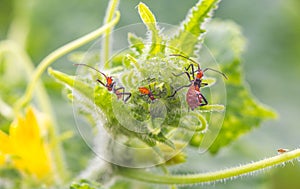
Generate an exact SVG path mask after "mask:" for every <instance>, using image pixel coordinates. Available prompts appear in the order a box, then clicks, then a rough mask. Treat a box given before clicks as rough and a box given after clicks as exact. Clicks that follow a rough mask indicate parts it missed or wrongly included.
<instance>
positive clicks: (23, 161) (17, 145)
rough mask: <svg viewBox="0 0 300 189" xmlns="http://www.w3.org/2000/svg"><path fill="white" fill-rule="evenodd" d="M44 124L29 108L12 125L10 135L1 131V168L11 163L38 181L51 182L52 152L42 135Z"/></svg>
mask: <svg viewBox="0 0 300 189" xmlns="http://www.w3.org/2000/svg"><path fill="white" fill-rule="evenodd" d="M43 123H44V122H41V121H38V119H37V117H36V115H35V112H34V111H33V109H32V108H29V109H28V110H27V112H26V116H25V118H23V117H21V116H19V117H18V118H17V119H16V120H15V121H13V123H12V124H11V125H10V129H9V135H7V134H6V133H4V132H2V131H1V130H0V166H1V165H4V164H5V163H7V162H8V161H9V163H11V164H12V165H13V166H14V167H15V168H16V169H18V170H19V171H21V172H22V173H24V174H29V175H33V176H35V177H37V178H38V179H46V180H48V181H49V180H51V177H52V176H51V175H52V161H51V158H50V150H49V146H48V144H47V141H46V139H45V136H43V135H42V132H41V131H43V129H44V130H45V125H43ZM44 124H45V123H44Z"/></svg>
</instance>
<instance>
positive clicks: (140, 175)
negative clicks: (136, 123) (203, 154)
mask: <svg viewBox="0 0 300 189" xmlns="http://www.w3.org/2000/svg"><path fill="white" fill-rule="evenodd" d="M299 157H300V149H296V150H293V151H290V152H286V153H283V154H280V155H277V156H274V157H270V158H267V159H264V160H260V161H257V162H254V163H249V164H246V165H242V166H239V167H234V168H230V169H225V170H221V171H216V172H210V173H201V174H193V175H157V174H154V173H150V172H146V171H142V170H140V169H133V168H123V167H119V168H118V170H117V172H118V173H119V174H120V175H122V176H124V177H127V178H131V179H135V180H139V181H144V182H151V183H157V184H199V183H205V182H213V181H218V180H223V179H228V178H235V177H237V176H239V175H244V174H247V173H250V172H254V171H259V170H262V169H265V168H268V167H272V166H275V165H278V164H281V163H285V162H287V161H290V160H293V159H295V158H299Z"/></svg>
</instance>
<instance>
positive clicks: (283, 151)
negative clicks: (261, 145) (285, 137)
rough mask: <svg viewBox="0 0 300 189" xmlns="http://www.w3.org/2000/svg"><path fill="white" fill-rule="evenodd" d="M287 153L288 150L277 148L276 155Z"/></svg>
mask: <svg viewBox="0 0 300 189" xmlns="http://www.w3.org/2000/svg"><path fill="white" fill-rule="evenodd" d="M288 151H290V150H289V149H284V148H279V149H278V150H277V152H278V154H283V153H285V152H288Z"/></svg>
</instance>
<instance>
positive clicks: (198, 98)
mask: <svg viewBox="0 0 300 189" xmlns="http://www.w3.org/2000/svg"><path fill="white" fill-rule="evenodd" d="M170 56H179V57H182V58H185V59H187V60H189V61H191V62H193V63H194V64H197V65H198V69H197V70H196V71H195V70H194V64H190V65H189V66H188V67H187V68H185V70H186V71H185V72H182V73H180V74H173V75H174V76H180V75H182V74H186V75H187V76H188V78H189V80H190V82H191V83H190V84H188V85H184V86H181V87H179V88H177V89H176V90H175V91H174V93H173V94H172V95H171V96H169V97H174V95H175V94H176V93H177V92H178V91H179V90H181V89H183V88H185V87H188V88H189V89H188V92H187V93H186V101H187V103H188V105H189V107H190V108H191V109H192V110H194V109H195V108H197V107H198V106H205V105H207V104H208V102H207V100H206V98H205V97H204V95H203V94H202V93H201V91H200V88H201V87H203V86H206V85H208V84H207V83H202V78H203V76H204V72H206V71H208V70H211V71H214V72H217V73H219V74H221V75H223V76H224V77H225V78H226V79H227V77H226V75H225V74H224V73H222V72H220V71H218V70H215V69H212V68H205V69H204V70H202V69H201V68H200V66H199V64H198V63H197V62H196V61H194V60H192V59H190V58H188V57H186V56H183V55H180V54H171V55H170ZM190 68H191V69H192V71H191V72H190V73H189V72H188V70H189V69H190ZM195 73H196V78H195ZM190 74H191V75H192V77H193V79H191V76H190Z"/></svg>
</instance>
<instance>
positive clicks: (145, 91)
mask: <svg viewBox="0 0 300 189" xmlns="http://www.w3.org/2000/svg"><path fill="white" fill-rule="evenodd" d="M149 88H150V86H149ZM139 91H140V93H141V94H142V95H148V97H149V98H150V100H151V101H154V100H155V99H156V98H155V97H154V95H153V93H152V92H151V88H150V89H148V88H146V87H139Z"/></svg>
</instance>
